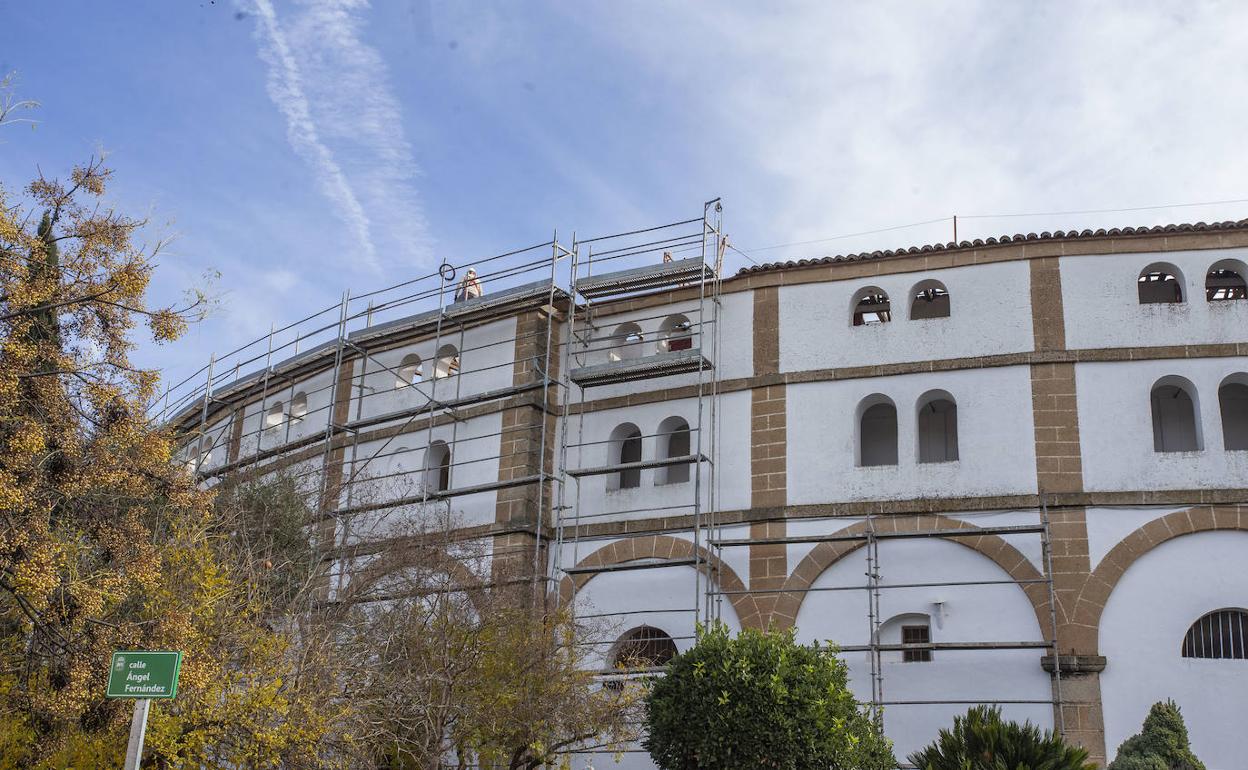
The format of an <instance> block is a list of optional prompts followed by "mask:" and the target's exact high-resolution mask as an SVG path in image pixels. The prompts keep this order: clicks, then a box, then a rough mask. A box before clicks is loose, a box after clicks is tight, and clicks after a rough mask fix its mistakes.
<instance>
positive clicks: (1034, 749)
mask: <svg viewBox="0 0 1248 770" xmlns="http://www.w3.org/2000/svg"><path fill="white" fill-rule="evenodd" d="M910 763H911V764H912V765H914V766H915V767H919V768H922V770H1095V768H1096V765H1094V764H1092V763H1091V762H1089V761H1088V752H1087V751H1086V750H1084V749H1081V748H1078V747H1077V746H1070V745H1068V744H1066V743H1065V742H1064V741H1063V740H1062V739H1061V738H1060V737H1058V736H1056V735H1054V734H1053V733H1052V732H1050V731H1048V730H1045V731H1041V730H1040V728H1038V727H1036V726H1035V725H1033V724H1032V723H1030V722H1025V723H1023V724H1021V725H1020V724H1019V723H1018V722H1008V721H1006V720H1004V719H1002V718H1001V709H1000V708H995V707H993V708H990V707H988V706H976V707H974V708H972V709H971V710H969V711H967V712H966V715H965V716H960V717H954V720H953V729H951V730H941V731H940V735H939V736H938V737H937V738H936V741H935V743H933V744H931V745H930V746H928V747H927V748H925V749H923V750H921V751H916V752H915V753H913V754H911V755H910Z"/></svg>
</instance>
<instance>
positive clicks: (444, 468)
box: [424, 441, 451, 492]
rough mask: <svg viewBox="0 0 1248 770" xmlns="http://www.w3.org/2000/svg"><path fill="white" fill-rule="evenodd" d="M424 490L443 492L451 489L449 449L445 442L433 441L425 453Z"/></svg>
mask: <svg viewBox="0 0 1248 770" xmlns="http://www.w3.org/2000/svg"><path fill="white" fill-rule="evenodd" d="M424 472H425V473H424V475H425V479H424V482H425V489H427V490H429V491H430V492H445V491H447V490H448V489H450V488H451V448H450V447H449V446H447V445H446V442H445V441H435V442H433V443H432V444H430V445H429V449H428V450H427V451H426V452H425V468H424Z"/></svg>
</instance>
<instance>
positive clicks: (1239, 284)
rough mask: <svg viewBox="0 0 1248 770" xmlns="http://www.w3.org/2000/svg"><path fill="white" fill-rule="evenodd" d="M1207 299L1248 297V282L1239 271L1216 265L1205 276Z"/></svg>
mask: <svg viewBox="0 0 1248 770" xmlns="http://www.w3.org/2000/svg"><path fill="white" fill-rule="evenodd" d="M1205 299H1207V300H1209V301H1210V302H1222V301H1225V300H1234V299H1248V284H1245V283H1244V277H1243V276H1242V275H1240V274H1239V272H1238V271H1236V270H1232V269H1230V268H1227V267H1224V268H1219V267H1217V266H1216V265H1215V266H1214V269H1213V270H1210V271H1209V274H1208V275H1207V276H1205Z"/></svg>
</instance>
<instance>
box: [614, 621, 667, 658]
mask: <svg viewBox="0 0 1248 770" xmlns="http://www.w3.org/2000/svg"><path fill="white" fill-rule="evenodd" d="M676 654H677V650H676V642H675V641H673V640H672V637H671V635H670V634H668V633H667V632H666V631H663V630H662V629H658V628H655V627H654V626H639V627H637V628H634V629H633V630H632V631H629V632H628V633H626V634H624V635H623V636H621V637H620V639H619V641H617V642H616V643H615V648H614V649H613V650H612V651H611V656H610V657H611V666H612V668H659V667H660V666H666V665H667V664H668V663H670V662H671V660H672V658H674V657H676Z"/></svg>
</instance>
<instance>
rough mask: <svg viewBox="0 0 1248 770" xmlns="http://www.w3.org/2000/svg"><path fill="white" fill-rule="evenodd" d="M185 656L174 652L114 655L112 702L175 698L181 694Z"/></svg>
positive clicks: (110, 674)
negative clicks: (113, 699)
mask: <svg viewBox="0 0 1248 770" xmlns="http://www.w3.org/2000/svg"><path fill="white" fill-rule="evenodd" d="M180 668H182V653H180V652H173V651H171V650H158V651H148V650H131V651H126V652H114V653H113V663H112V665H111V666H109V669H108V693H107V694H106V695H107V697H109V698H172V697H173V696H175V695H177V694H178V670H179V669H180Z"/></svg>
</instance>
